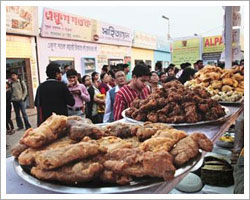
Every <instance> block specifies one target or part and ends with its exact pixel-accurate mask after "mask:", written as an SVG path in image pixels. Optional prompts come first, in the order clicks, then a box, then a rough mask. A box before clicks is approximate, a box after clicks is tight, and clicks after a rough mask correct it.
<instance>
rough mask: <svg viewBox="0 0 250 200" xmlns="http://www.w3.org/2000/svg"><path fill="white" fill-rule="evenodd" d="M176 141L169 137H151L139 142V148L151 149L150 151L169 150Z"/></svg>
mask: <svg viewBox="0 0 250 200" xmlns="http://www.w3.org/2000/svg"><path fill="white" fill-rule="evenodd" d="M175 143H176V141H175V140H174V139H171V138H169V137H152V138H150V139H148V140H145V141H144V142H143V143H141V144H140V146H139V149H141V150H142V151H144V152H146V151H151V152H159V151H167V152H169V151H170V150H171V149H172V147H173V146H174V145H175Z"/></svg>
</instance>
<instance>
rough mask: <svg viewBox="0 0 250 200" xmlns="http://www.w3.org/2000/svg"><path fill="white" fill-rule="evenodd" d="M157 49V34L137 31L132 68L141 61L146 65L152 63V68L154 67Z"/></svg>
mask: <svg viewBox="0 0 250 200" xmlns="http://www.w3.org/2000/svg"><path fill="white" fill-rule="evenodd" d="M155 49H156V36H153V35H149V34H145V33H142V32H138V31H135V32H134V40H133V43H132V54H131V65H132V69H133V68H134V67H135V65H137V64H138V63H140V62H144V63H145V64H146V65H150V66H151V67H152V69H154V50H155Z"/></svg>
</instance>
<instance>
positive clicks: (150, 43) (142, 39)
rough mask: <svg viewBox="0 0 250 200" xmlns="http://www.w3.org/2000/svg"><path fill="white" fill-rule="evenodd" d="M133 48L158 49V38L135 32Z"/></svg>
mask: <svg viewBox="0 0 250 200" xmlns="http://www.w3.org/2000/svg"><path fill="white" fill-rule="evenodd" d="M133 47H139V48H143V49H156V36H153V35H149V34H145V33H141V32H137V31H135V32H134V40H133Z"/></svg>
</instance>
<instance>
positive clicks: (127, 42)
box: [93, 22, 133, 47]
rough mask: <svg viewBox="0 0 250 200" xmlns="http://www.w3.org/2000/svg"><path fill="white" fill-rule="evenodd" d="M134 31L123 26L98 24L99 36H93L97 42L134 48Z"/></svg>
mask: <svg viewBox="0 0 250 200" xmlns="http://www.w3.org/2000/svg"><path fill="white" fill-rule="evenodd" d="M132 34H133V32H132V30H131V29H128V28H124V27H121V26H117V25H113V24H108V23H104V22H99V23H98V31H97V34H96V35H94V36H93V38H94V41H95V42H99V43H104V44H113V45H122V46H130V47H131V46H132Z"/></svg>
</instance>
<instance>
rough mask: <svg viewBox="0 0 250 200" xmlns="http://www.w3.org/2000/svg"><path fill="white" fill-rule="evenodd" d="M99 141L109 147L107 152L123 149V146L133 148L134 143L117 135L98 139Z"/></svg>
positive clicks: (101, 144)
mask: <svg viewBox="0 0 250 200" xmlns="http://www.w3.org/2000/svg"><path fill="white" fill-rule="evenodd" d="M97 143H98V144H99V145H100V146H103V147H105V148H107V152H110V151H114V150H118V149H122V148H132V143H130V142H127V141H125V140H123V139H121V138H118V137H115V136H108V137H102V138H100V139H98V140H97Z"/></svg>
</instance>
